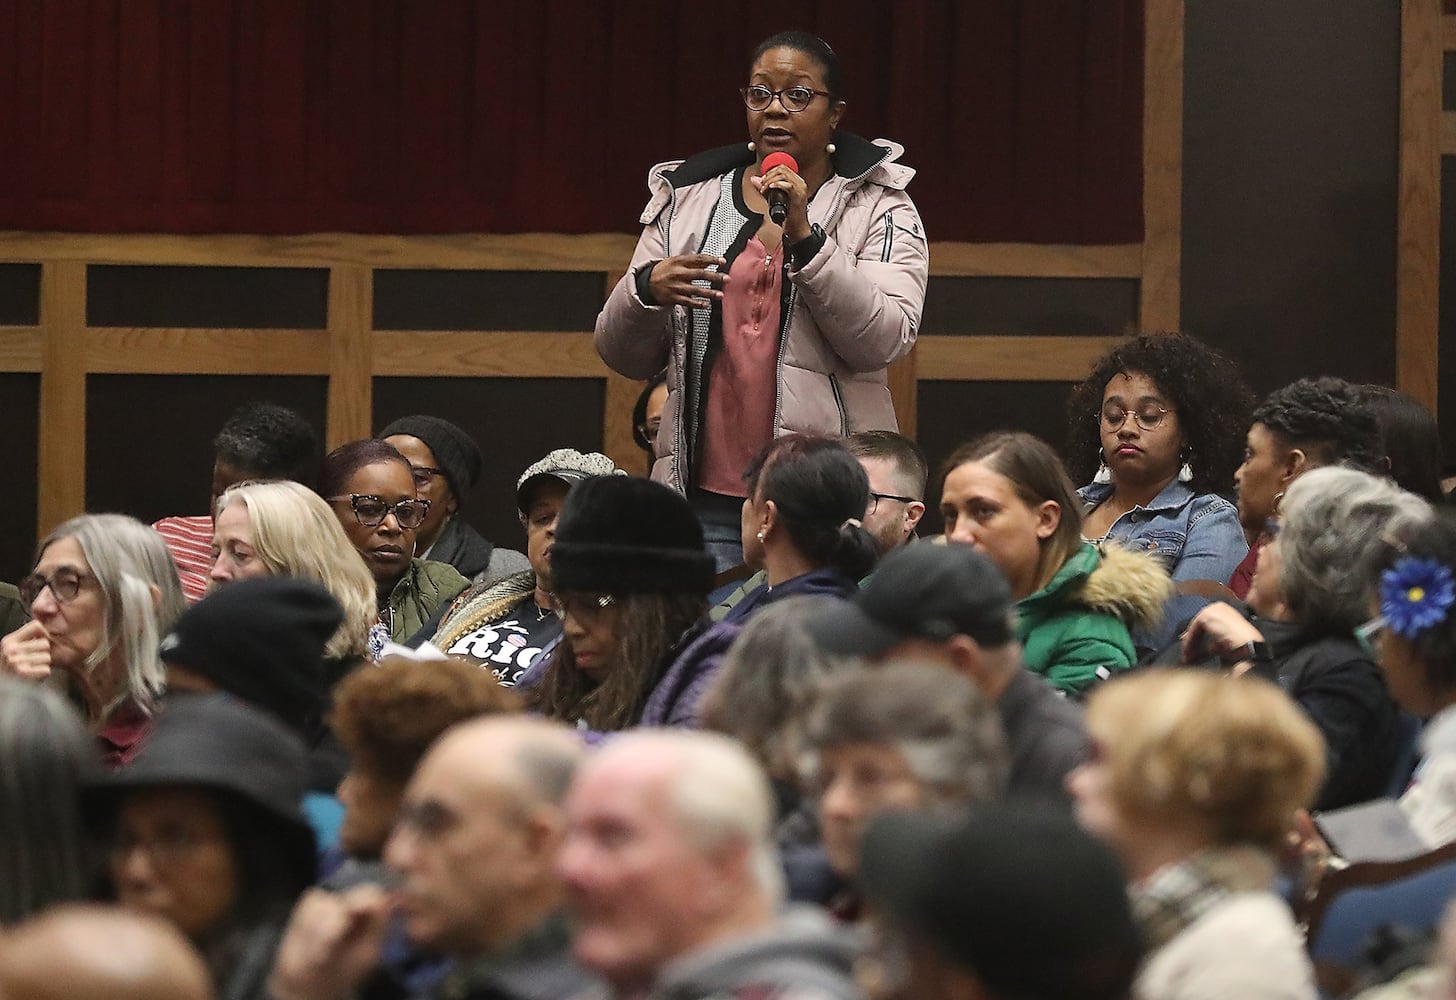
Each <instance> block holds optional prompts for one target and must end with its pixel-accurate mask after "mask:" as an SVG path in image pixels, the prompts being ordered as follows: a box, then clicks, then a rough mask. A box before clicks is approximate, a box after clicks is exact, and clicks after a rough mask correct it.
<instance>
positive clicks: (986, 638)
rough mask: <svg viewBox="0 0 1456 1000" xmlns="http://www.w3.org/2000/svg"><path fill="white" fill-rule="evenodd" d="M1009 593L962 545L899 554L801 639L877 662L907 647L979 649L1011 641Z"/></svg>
mask: <svg viewBox="0 0 1456 1000" xmlns="http://www.w3.org/2000/svg"><path fill="white" fill-rule="evenodd" d="M1013 603H1014V602H1013V601H1012V598H1011V587H1010V585H1009V584H1007V582H1006V578H1005V577H1004V576H1003V575H1002V574H1001V570H1000V569H998V568H997V566H996V564H995V563H993V562H992V561H991V560H990V559H988V558H986V557H985V556H983V555H981V554H980V553H979V552H977V551H976V550H975V549H974V548H972V547H971V546H969V545H954V544H952V545H928V544H916V545H910V546H906V547H904V548H901V549H898V550H896V551H895V552H892V553H891V554H890V555H888V556H886V557H885V559H884V561H883V562H881V563H880V565H879V567H878V568H877V569H876V570H875V571H874V573H873V574H872V575H871V576H870V578H869V579H868V580H867V581H865V584H864V586H862V587H861V588H860V590H859V593H857V594H855V595H854V597H853V598H852V599H851V600H849V601H843V602H838V603H836V604H834V605H832V606H829V607H826V608H823V609H822V610H820V611H817V612H815V613H814V614H813V615H810V616H809V617H808V618H807V619H806V621H805V627H806V628H807V629H808V632H809V635H810V636H812V637H813V639H814V641H815V642H816V643H817V644H818V645H819V647H820V648H821V649H823V650H825V651H826V652H829V653H835V654H838V655H857V656H878V655H879V654H881V653H883V652H885V651H886V650H887V649H889V648H890V647H892V646H895V645H897V644H899V643H901V642H904V641H906V640H908V639H930V640H934V641H941V640H945V639H949V638H950V637H951V636H953V635H966V636H970V637H971V638H972V639H974V640H976V642H978V643H980V644H981V645H983V646H1002V645H1005V644H1006V643H1008V642H1010V641H1011V639H1012V637H1013V632H1012V625H1011V615H1012V606H1013Z"/></svg>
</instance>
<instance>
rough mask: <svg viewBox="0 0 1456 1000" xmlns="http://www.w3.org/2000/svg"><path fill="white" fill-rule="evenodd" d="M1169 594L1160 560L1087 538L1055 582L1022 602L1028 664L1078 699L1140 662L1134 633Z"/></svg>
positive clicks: (1020, 624) (1156, 615) (1020, 621)
mask: <svg viewBox="0 0 1456 1000" xmlns="http://www.w3.org/2000/svg"><path fill="white" fill-rule="evenodd" d="M1172 596H1173V584H1172V581H1170V580H1169V579H1168V573H1167V571H1166V570H1164V569H1163V567H1162V565H1161V564H1160V563H1159V562H1158V561H1157V559H1155V558H1153V557H1152V556H1150V555H1146V554H1144V553H1141V552H1133V551H1129V550H1127V549H1124V548H1122V547H1121V546H1119V545H1116V544H1113V545H1109V546H1107V547H1106V548H1105V549H1099V548H1098V547H1097V546H1095V545H1093V544H1092V543H1091V542H1083V543H1082V545H1081V547H1080V548H1078V549H1077V551H1076V552H1074V553H1072V556H1071V558H1070V559H1068V560H1067V561H1066V562H1064V563H1062V568H1061V569H1059V570H1057V572H1056V575H1055V576H1053V577H1052V579H1051V582H1050V583H1048V584H1047V585H1046V586H1045V587H1043V588H1042V589H1041V590H1038V591H1037V592H1036V593H1034V594H1031V595H1029V596H1027V597H1024V598H1022V599H1021V600H1020V601H1018V602H1017V604H1016V611H1017V628H1016V632H1017V637H1018V638H1019V639H1020V640H1021V644H1022V647H1023V654H1022V658H1023V662H1024V663H1025V665H1026V668H1027V669H1028V670H1030V671H1032V672H1033V673H1036V674H1040V675H1041V676H1042V677H1043V678H1045V679H1046V681H1047V683H1048V684H1050V685H1051V686H1052V687H1054V688H1056V689H1057V690H1058V691H1061V692H1063V693H1065V694H1067V695H1070V696H1072V697H1074V698H1075V697H1080V696H1081V695H1082V694H1083V693H1084V692H1085V691H1086V690H1087V689H1088V688H1089V687H1091V686H1092V685H1093V684H1094V683H1095V682H1096V681H1098V680H1099V679H1102V678H1105V677H1107V676H1109V675H1110V674H1114V673H1117V672H1118V671H1120V670H1126V669H1127V668H1128V667H1130V666H1132V665H1133V664H1134V663H1136V662H1137V653H1136V652H1134V650H1133V645H1132V637H1131V635H1130V634H1129V631H1130V630H1131V629H1135V628H1148V627H1151V626H1152V625H1155V624H1156V623H1157V622H1158V620H1159V619H1160V618H1161V617H1162V613H1163V604H1164V602H1165V601H1167V600H1168V598H1169V597H1172Z"/></svg>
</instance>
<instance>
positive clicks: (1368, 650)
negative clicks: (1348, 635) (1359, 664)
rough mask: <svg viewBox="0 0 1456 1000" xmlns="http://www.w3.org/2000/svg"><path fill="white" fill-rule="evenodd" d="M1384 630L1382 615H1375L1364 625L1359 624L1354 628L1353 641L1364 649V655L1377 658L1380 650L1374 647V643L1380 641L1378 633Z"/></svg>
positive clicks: (1383, 617)
mask: <svg viewBox="0 0 1456 1000" xmlns="http://www.w3.org/2000/svg"><path fill="white" fill-rule="evenodd" d="M1384 631H1385V616H1384V615H1376V616H1375V617H1374V618H1372V619H1370V620H1369V621H1368V622H1366V623H1365V624H1364V625H1359V626H1356V628H1355V641H1356V642H1357V643H1359V644H1360V648H1361V649H1363V650H1364V651H1365V655H1366V656H1368V657H1370V658H1371V659H1372V660H1373V659H1377V658H1378V657H1379V655H1380V650H1379V649H1378V648H1377V647H1376V644H1377V643H1379V642H1380V635H1381V633H1382V632H1384Z"/></svg>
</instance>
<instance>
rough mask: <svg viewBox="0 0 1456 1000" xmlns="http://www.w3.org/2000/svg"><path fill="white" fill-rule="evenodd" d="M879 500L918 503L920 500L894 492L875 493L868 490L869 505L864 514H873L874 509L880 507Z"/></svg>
mask: <svg viewBox="0 0 1456 1000" xmlns="http://www.w3.org/2000/svg"><path fill="white" fill-rule="evenodd" d="M881 500H898V501H900V502H901V503H919V502H920V501H919V500H917V499H916V498H915V497H902V496H898V495H896V494H894V493H876V492H875V491H874V490H870V505H869V509H868V510H866V511H865V513H866V514H873V513H874V512H875V511H877V510H879V509H880V501H881Z"/></svg>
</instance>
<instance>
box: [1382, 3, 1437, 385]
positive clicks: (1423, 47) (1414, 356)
mask: <svg viewBox="0 0 1456 1000" xmlns="http://www.w3.org/2000/svg"><path fill="white" fill-rule="evenodd" d="M1449 23H1450V22H1449V19H1445V18H1443V17H1442V15H1441V0H1402V3H1401V19H1400V167H1399V208H1398V214H1397V220H1396V274H1395V311H1396V317H1395V371H1396V382H1397V384H1398V385H1399V387H1400V388H1401V389H1402V390H1404V391H1405V392H1408V393H1410V394H1411V395H1412V396H1414V397H1415V398H1416V399H1418V400H1420V401H1421V403H1423V404H1424V405H1425V406H1426V407H1427V408H1428V409H1430V410H1431V412H1432V413H1434V412H1436V405H1437V385H1438V381H1437V368H1438V364H1439V356H1440V350H1439V337H1440V301H1441V296H1440V266H1441V149H1442V145H1443V140H1442V127H1443V124H1444V120H1443V116H1442V113H1441V77H1442V65H1441V63H1442V52H1443V51H1444V45H1445V39H1446V31H1445V29H1446V27H1447V25H1448V24H1449Z"/></svg>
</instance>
